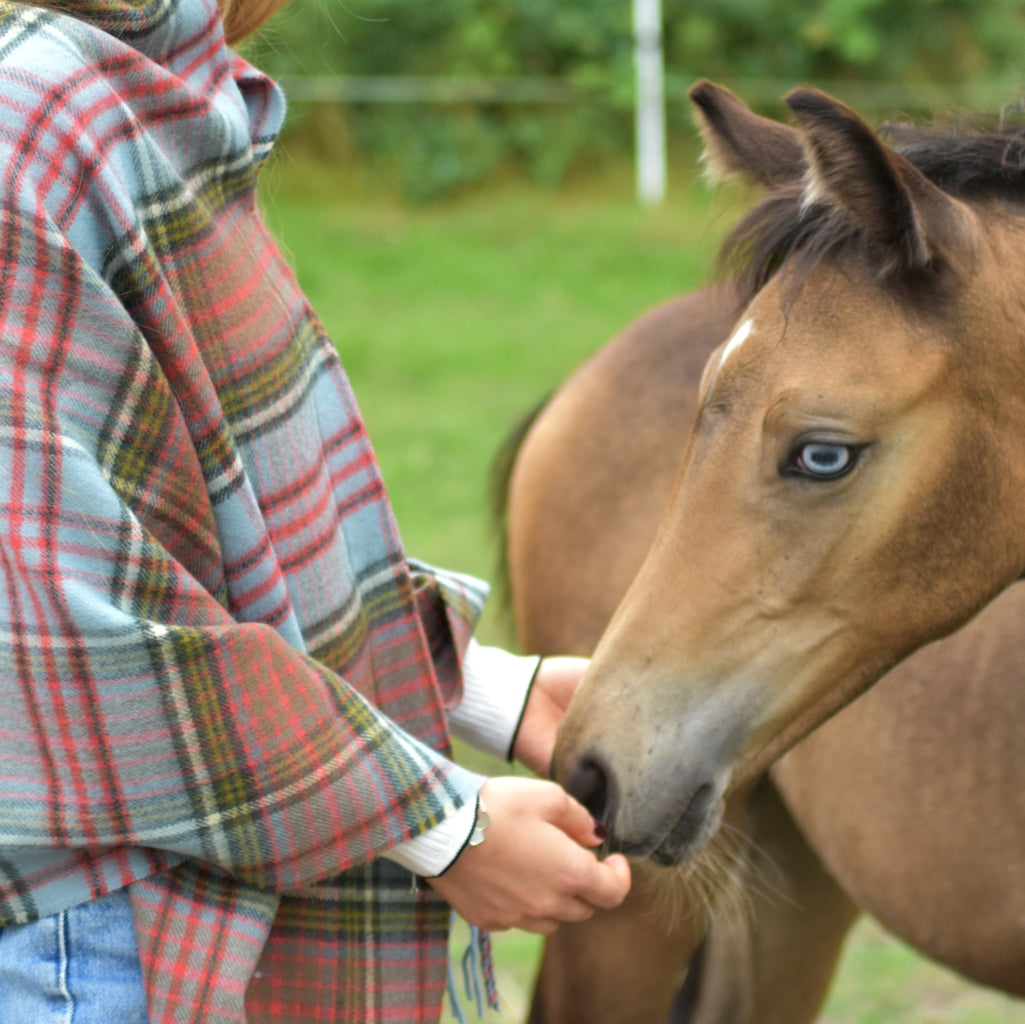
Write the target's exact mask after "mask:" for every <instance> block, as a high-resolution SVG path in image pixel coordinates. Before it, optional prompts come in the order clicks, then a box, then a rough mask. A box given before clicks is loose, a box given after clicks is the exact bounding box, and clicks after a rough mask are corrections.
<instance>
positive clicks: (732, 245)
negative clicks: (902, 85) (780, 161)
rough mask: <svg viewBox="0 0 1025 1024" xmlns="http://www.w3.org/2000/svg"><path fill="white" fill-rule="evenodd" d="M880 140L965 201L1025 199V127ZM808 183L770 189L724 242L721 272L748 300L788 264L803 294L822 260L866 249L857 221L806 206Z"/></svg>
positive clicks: (901, 134) (930, 131)
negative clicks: (812, 272)
mask: <svg viewBox="0 0 1025 1024" xmlns="http://www.w3.org/2000/svg"><path fill="white" fill-rule="evenodd" d="M880 134H882V135H884V136H886V137H887V138H888V139H889V140H890V141H891V143H892V145H893V148H894V149H895V150H896V151H897V152H898V153H900V154H901V155H902V156H903V157H904V158H905V159H907V160H908V161H910V162H911V163H912V164H914V166H915V167H917V168H918V169H919V170H920V171H921V172H922V173H923V174H924V175H925V176H926V177H927V178H929V180H930V181H932V182H933V183H934V184H935V185H937V186H939V187H940V188H942V189H944V191H946V192H948V193H950V194H951V195H953V196H955V197H957V198H959V199H963V200H967V201H972V200H974V201H981V200H986V199H1004V200H1009V201H1019V202H1020V201H1022V200H1025V127H1023V126H1022V125H1021V124H1015V125H1013V126H1007V125H1004V124H999V125H996V126H993V127H987V128H971V129H966V127H965V126H964V125H961V124H959V125H956V126H951V125H941V124H938V123H937V124H933V125H927V126H921V125H913V124H906V123H891V124H887V125H884V126H883V128H882V129H881V131H880ZM803 200H804V195H803V183H802V182H800V181H794V182H789V183H786V184H784V185H780V186H777V187H776V188H775V189H773V190H772V191H771V192H770V193H769V194H768V195H767V196H766V197H765V198H764V199H763V200H762V201H761V202H760V203H759V204H758V205H757V206H755V207H754V208H753V209H752V210H751V211H750V212H749V213H748V214H747V215H746V216H744V217H743V218H742V219H741V221H740V222H739V223H738V224H737V226H736V227H735V228H734V229H733V231H732V232H731V233H730V235H729V237H728V238H727V239H726V241H725V243H724V245H723V247H722V249H721V251H720V254H719V262H720V272H721V273H723V274H725V275H726V276H729V277H731V278H733V279H734V281H735V283H736V284H737V286H738V288H739V291H740V294H741V296H742V298H744V299H745V300H747V299H750V298H751V297H753V296H754V295H755V293H757V292H758V291H760V290H761V288H762V287H763V286H764V285H765V284H766V283H767V282H768V280H769V279H770V278H771V277H773V275H775V274H776V272H777V271H778V270H780V269H781V268H782V267H783V265H784V264H786V265H787V269H788V271H791V272H793V274H794V278H793V285H794V287H795V288H799V287H800V285H801V283H802V282H803V280H804V279H805V278H806V277H807V274H808V272H809V271H810V270H811V268H812V267H813V266H814V265H815V264H816V263H818V262H819V261H820V260H821V259H822V258H823V257H827V256H835V255H837V254H839V253H841V252H846V251H852V250H856V249H859V248H860V249H861V250H863V251H864V252H865V254H866V257H868V250H867V244H868V243H867V240H866V239H865V238H864V236H863V235H862V233H861V232H860V230H859V229H858V227H857V226H856V225H855V224H854V222H853V221H852V220H851V219H850V218H848V217H845V216H842V215H838V213H837V211H836V210H835V209H833V208H832V207H830V206H827V205H825V204H818V203H813V204H811V205H805V204H804V201H803Z"/></svg>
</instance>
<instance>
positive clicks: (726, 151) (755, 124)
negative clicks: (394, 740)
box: [687, 79, 805, 188]
mask: <svg viewBox="0 0 1025 1024" xmlns="http://www.w3.org/2000/svg"><path fill="white" fill-rule="evenodd" d="M687 95H688V96H690V99H691V102H692V103H693V104H694V112H695V119H696V120H697V123H698V129H699V130H700V132H701V138H702V141H703V142H704V144H705V160H706V163H707V165H708V171H709V174H710V175H711V177H712V178H713V179H715V180H718V179H720V178H725V177H729V176H731V175H740V176H741V177H742V178H744V179H745V180H747V181H749V182H751V183H752V184H755V185H761V186H762V187H763V188H772V187H773V186H774V185H781V184H784V183H786V182H788V181H798V180H799V179H800V178H801V176H802V175H803V174H804V170H805V165H804V150H803V148H802V146H801V138H800V134H799V133H798V132H797V131H795V130H794V129H793V128H791V127H790V126H789V125H785V124H780V123H779V122H778V121H771V120H770V119H769V118H767V117H760V116H759V115H758V114H756V113H754V111H752V110H750V109H749V108H748V107H746V106H745V105H744V104H743V103H742V102H741V101H740V100H739V99H737V97H736V96H735V95H734V94H733V93H732V92H730V90H729V89H726V88H724V87H723V86H721V85H716V84H715V83H714V82H709V81H708V80H707V79H702V80H701V81H699V82H696V83H695V84H694V85H692V86H691V88H690V91H689V92H688V94H687Z"/></svg>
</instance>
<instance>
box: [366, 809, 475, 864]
mask: <svg viewBox="0 0 1025 1024" xmlns="http://www.w3.org/2000/svg"><path fill="white" fill-rule="evenodd" d="M476 820H477V801H476V800H470V801H469V802H468V803H465V804H463V806H462V807H460V808H459V810H458V811H456V812H455V813H454V814H450V815H449V816H448V817H447V818H446V819H445V820H444V821H443V822H441V824H440V825H435V826H434V828H430V829H428V830H427V831H426V832H424V833H422V834H421V835H418V836H416V837H415V838H414V839H410V840H407V841H406V842H404V843H399V845H398V846H393V847H392V848H391V849H390V850H387V851H386V852H385V853H383V854H382V856H383V857H385V858H387V859H388V860H391V861H394V862H395V863H396V864H398V865H400V866H401V867H404V868H405V869H406V870H407V871H412V872H413V874H414V875H420V876H421V877H423V878H433V877H435V876H436V875H440V874H441V873H442V872H443V871H444V870H445V869H446V868H448V867H451V865H452V862H453V861H454V860H455V859H456V857H458V856H459V854H461V853H462V852H463V847H464V846H466V842H467V840H468V839H469V838H470V833H471V832H472V831H473V826H474V823H475V822H476Z"/></svg>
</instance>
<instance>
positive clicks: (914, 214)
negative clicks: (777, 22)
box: [786, 88, 975, 273]
mask: <svg viewBox="0 0 1025 1024" xmlns="http://www.w3.org/2000/svg"><path fill="white" fill-rule="evenodd" d="M786 102H787V105H788V106H789V107H790V109H791V110H792V111H793V113H794V116H795V117H796V118H797V122H798V125H799V127H800V129H801V130H802V135H803V139H804V145H805V150H806V154H807V160H808V176H807V184H806V193H805V195H806V202H808V203H813V202H820V203H823V202H824V203H829V204H832V205H834V206H837V207H840V208H841V209H844V210H846V211H847V212H848V213H849V214H850V216H851V217H852V218H853V219H854V220H855V222H856V223H857V224H858V226H859V227H860V228H861V229H862V231H864V232H865V234H866V235H867V236H868V238H869V239H871V240H872V242H874V243H875V244H876V246H877V247H878V249H879V252H880V256H881V267H880V269H881V270H882V271H883V273H900V272H903V271H914V270H924V269H926V268H928V267H931V266H935V265H936V264H937V262H938V261H939V260H941V259H942V258H943V257H944V256H947V257H950V256H952V254H953V253H954V252H955V251H956V252H957V253H958V259H959V260H962V259H963V258H964V255H965V254H966V249H967V250H969V251H970V247H971V246H972V243H973V240H974V237H975V227H974V217H973V216H972V214H971V213H970V211H969V210H968V209H967V207H965V206H964V204H962V203H961V202H959V201H958V200H957V199H955V198H954V197H953V196H950V195H948V194H947V193H946V192H944V191H943V190H942V189H940V188H939V187H937V186H936V185H934V184H933V183H932V182H931V181H929V179H928V178H926V177H925V175H924V174H922V172H921V171H919V170H918V168H916V167H915V166H914V165H913V164H911V163H910V162H908V161H907V160H905V159H904V157H902V156H901V155H900V154H899V153H896V152H895V151H894V150H892V149H890V148H889V147H888V146H886V145H884V144H883V143H882V142H881V141H880V139H879V138H878V137H877V136H876V134H875V132H873V131H872V129H871V128H869V126H868V125H867V124H866V123H865V122H864V121H863V120H862V119H861V118H860V117H859V116H858V115H857V114H856V113H855V112H854V111H853V110H851V108H850V107H848V106H845V105H844V104H843V103H841V102H840V101H839V100H836V99H834V98H833V97H832V96H827V95H826V94H825V93H823V92H820V91H819V90H817V89H811V88H801V89H795V90H794V91H793V92H791V93H790V94H789V95H788V96H787V97H786Z"/></svg>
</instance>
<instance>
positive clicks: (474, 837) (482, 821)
mask: <svg viewBox="0 0 1025 1024" xmlns="http://www.w3.org/2000/svg"><path fill="white" fill-rule="evenodd" d="M490 824H491V819H490V818H489V817H488V812H487V810H486V809H485V807H484V801H483V800H481V798H480V797H477V817H476V819H475V820H474V823H473V831H472V832H471V833H470V838H469V840H468V841H467V843H468V845H469V846H480V844H481V843H483V842H484V829H486V828H487V827H488V825H490Z"/></svg>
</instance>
